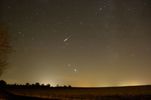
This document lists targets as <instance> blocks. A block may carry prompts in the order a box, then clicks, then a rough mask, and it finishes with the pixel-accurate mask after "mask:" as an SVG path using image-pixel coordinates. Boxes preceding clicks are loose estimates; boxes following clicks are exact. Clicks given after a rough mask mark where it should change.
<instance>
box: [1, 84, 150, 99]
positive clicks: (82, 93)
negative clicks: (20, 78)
mask: <svg viewBox="0 0 151 100" xmlns="http://www.w3.org/2000/svg"><path fill="white" fill-rule="evenodd" d="M0 94H1V96H0V97H1V98H2V95H3V99H0V100H7V99H5V97H7V98H8V100H46V99H47V100H151V86H133V87H108V88H45V89H42V88H34V89H30V88H10V89H7V92H3V91H1V92H0ZM12 98H13V99H12Z"/></svg>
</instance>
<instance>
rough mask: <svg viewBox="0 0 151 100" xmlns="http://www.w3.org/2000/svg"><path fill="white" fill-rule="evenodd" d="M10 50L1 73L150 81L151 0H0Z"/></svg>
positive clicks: (13, 79) (43, 78)
mask: <svg viewBox="0 0 151 100" xmlns="http://www.w3.org/2000/svg"><path fill="white" fill-rule="evenodd" d="M0 6H1V7H0V12H1V14H0V21H1V22H3V23H5V24H6V25H7V26H8V28H9V30H8V31H9V33H10V37H11V45H12V48H13V52H12V53H11V55H10V57H9V64H8V66H7V69H6V70H5V72H4V73H3V75H2V76H1V79H4V80H6V81H7V82H8V83H22V84H23V83H27V82H29V83H35V82H40V83H44V84H47V83H50V84H51V85H56V84H60V85H69V84H70V85H72V86H84V87H87V86H94V87H97V86H99V87H100V86H122V85H144V84H151V79H150V78H151V0H1V1H0Z"/></svg>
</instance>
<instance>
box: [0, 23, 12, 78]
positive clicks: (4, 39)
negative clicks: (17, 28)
mask: <svg viewBox="0 0 151 100" xmlns="http://www.w3.org/2000/svg"><path fill="white" fill-rule="evenodd" d="M10 51H11V48H10V44H9V36H8V31H7V30H6V29H5V28H4V27H2V26H1V25H0V76H1V75H2V73H3V70H4V69H5V68H6V65H7V63H8V54H9V53H10Z"/></svg>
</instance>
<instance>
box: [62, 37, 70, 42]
mask: <svg viewBox="0 0 151 100" xmlns="http://www.w3.org/2000/svg"><path fill="white" fill-rule="evenodd" d="M70 38H71V36H68V37H67V38H65V39H64V40H63V41H64V42H67V41H68V40H69V39H70Z"/></svg>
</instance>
